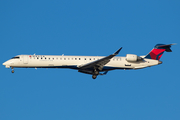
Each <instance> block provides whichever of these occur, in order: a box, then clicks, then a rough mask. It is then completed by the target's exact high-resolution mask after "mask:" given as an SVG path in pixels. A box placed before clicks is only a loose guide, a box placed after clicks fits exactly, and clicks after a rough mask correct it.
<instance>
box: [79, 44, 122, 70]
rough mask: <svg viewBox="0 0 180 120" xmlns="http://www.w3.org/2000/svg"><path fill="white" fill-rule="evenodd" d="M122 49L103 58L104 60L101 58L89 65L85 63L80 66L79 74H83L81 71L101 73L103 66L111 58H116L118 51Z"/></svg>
mask: <svg viewBox="0 0 180 120" xmlns="http://www.w3.org/2000/svg"><path fill="white" fill-rule="evenodd" d="M121 49H122V47H121V48H120V49H119V50H117V51H116V52H115V53H113V54H111V55H109V56H107V57H104V58H101V59H99V60H96V61H93V62H90V63H87V64H85V65H83V66H81V67H80V68H79V72H83V71H89V72H90V71H96V70H97V71H101V70H102V69H103V67H104V65H106V64H107V63H108V62H109V61H110V60H111V58H113V57H114V56H116V55H117V54H118V53H119V52H120V50H121Z"/></svg>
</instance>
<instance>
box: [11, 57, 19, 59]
mask: <svg viewBox="0 0 180 120" xmlns="http://www.w3.org/2000/svg"><path fill="white" fill-rule="evenodd" d="M19 58H20V57H13V58H11V59H19Z"/></svg>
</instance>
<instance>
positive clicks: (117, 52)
mask: <svg viewBox="0 0 180 120" xmlns="http://www.w3.org/2000/svg"><path fill="white" fill-rule="evenodd" d="M121 49H122V47H121V48H119V50H117V51H116V52H115V53H114V54H113V55H117V54H119V52H120V51H121Z"/></svg>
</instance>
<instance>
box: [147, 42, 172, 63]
mask: <svg viewBox="0 0 180 120" xmlns="http://www.w3.org/2000/svg"><path fill="white" fill-rule="evenodd" d="M171 45H175V44H168V45H165V44H157V45H156V46H155V47H154V48H153V49H152V50H151V52H150V53H149V54H147V55H146V56H145V57H144V58H147V59H153V60H160V58H161V56H162V55H163V53H164V51H166V52H172V50H171V49H170V48H171Z"/></svg>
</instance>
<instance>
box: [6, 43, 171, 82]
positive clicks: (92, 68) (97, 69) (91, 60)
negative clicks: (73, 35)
mask: <svg viewBox="0 0 180 120" xmlns="http://www.w3.org/2000/svg"><path fill="white" fill-rule="evenodd" d="M171 45H174V44H168V45H165V44H157V45H156V46H155V47H154V48H153V49H152V50H151V51H150V53H149V54H147V55H145V56H137V55H135V54H127V55H126V57H115V56H116V55H118V53H119V52H120V51H121V49H122V47H121V48H120V49H118V50H117V51H116V52H115V53H113V54H111V55H109V56H101V57H98V56H65V55H61V56H53V55H18V56H15V57H13V58H11V59H10V60H8V61H6V62H4V63H3V65H4V66H5V67H6V68H11V69H12V73H14V68H70V69H75V70H78V72H81V73H85V74H90V75H92V78H93V79H96V77H97V76H98V75H106V74H107V72H108V71H111V70H116V69H123V70H126V69H142V68H146V67H150V66H154V65H159V64H161V63H162V62H161V61H159V60H160V58H161V56H162V54H163V53H164V51H166V52H172V51H171V49H170V47H171Z"/></svg>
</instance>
